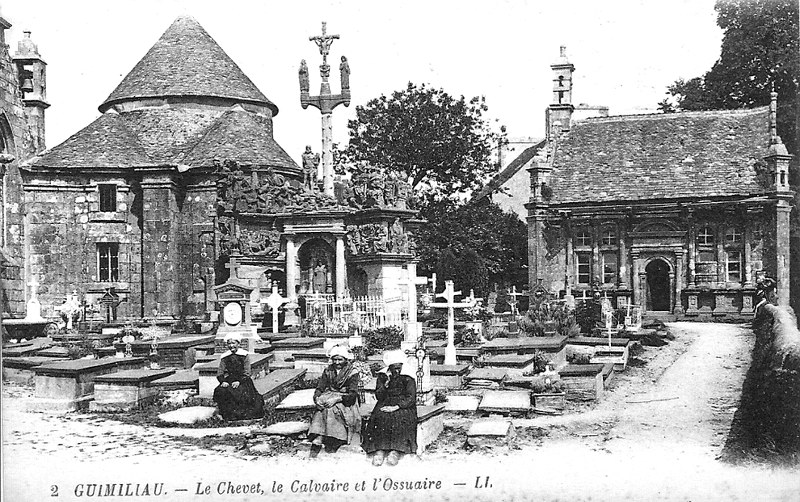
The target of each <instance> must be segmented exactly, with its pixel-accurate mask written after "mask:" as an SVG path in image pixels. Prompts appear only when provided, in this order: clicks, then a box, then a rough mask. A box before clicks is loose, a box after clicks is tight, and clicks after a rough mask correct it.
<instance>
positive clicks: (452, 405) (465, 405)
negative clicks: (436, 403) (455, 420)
mask: <svg viewBox="0 0 800 502" xmlns="http://www.w3.org/2000/svg"><path fill="white" fill-rule="evenodd" d="M480 404H481V398H480V397H479V396H447V402H446V403H445V405H444V409H445V410H447V411H456V412H471V411H476V410H477V409H478V405H480Z"/></svg>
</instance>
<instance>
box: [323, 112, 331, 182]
mask: <svg viewBox="0 0 800 502" xmlns="http://www.w3.org/2000/svg"><path fill="white" fill-rule="evenodd" d="M331 115H332V113H330V112H328V113H325V112H323V113H322V190H323V192H325V195H329V196H333V147H332V141H333V125H332V121H331Z"/></svg>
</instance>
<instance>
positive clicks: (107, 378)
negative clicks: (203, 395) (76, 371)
mask: <svg viewBox="0 0 800 502" xmlns="http://www.w3.org/2000/svg"><path fill="white" fill-rule="evenodd" d="M173 373H175V369H173V368H165V369H159V370H153V369H139V370H126V371H120V372H117V373H109V374H108V375H101V376H99V377H97V378H95V379H94V401H92V402H91V403H89V411H94V412H101V413H102V412H120V411H130V410H132V409H135V408H140V407H142V406H144V405H147V404H149V403H151V402H153V400H155V398H156V396H158V388H156V387H155V386H153V381H154V380H158V379H159V378H164V377H167V376H169V375H172V374H173Z"/></svg>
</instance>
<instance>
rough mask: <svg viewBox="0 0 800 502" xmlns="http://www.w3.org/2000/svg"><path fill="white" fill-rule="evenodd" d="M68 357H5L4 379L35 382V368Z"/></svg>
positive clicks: (64, 359)
mask: <svg viewBox="0 0 800 502" xmlns="http://www.w3.org/2000/svg"><path fill="white" fill-rule="evenodd" d="M67 360H68V359H66V358H61V359H58V358H54V357H43V356H28V357H3V380H5V381H9V382H17V383H23V384H28V383H31V382H33V377H34V372H33V370H34V368H37V367H39V366H41V365H43V364H52V363H57V362H61V361H67Z"/></svg>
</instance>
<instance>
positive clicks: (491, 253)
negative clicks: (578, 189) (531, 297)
mask: <svg viewBox="0 0 800 502" xmlns="http://www.w3.org/2000/svg"><path fill="white" fill-rule="evenodd" d="M428 213H429V216H428V224H427V225H424V226H423V227H422V228H421V229H420V235H419V237H420V238H419V244H418V247H417V253H418V255H419V258H420V269H421V270H423V271H424V272H427V273H430V272H436V273H437V277H438V278H440V282H441V281H443V280H445V279H452V280H454V281H456V287H458V288H462V291H463V290H465V289H467V290H468V289H469V288H474V289H475V293H476V294H479V295H485V294H486V293H487V292H488V291H487V289H488V287H489V285H490V284H493V283H494V284H499V285H500V286H503V287H505V286H508V287H510V286H512V285H516V286H517V287H518V288H522V287H523V286H525V285H527V283H528V276H527V271H526V269H525V265H526V264H527V261H528V244H527V227H526V226H525V223H523V222H522V221H521V220H520V219H519V217H518V216H517V215H516V214H513V213H508V212H504V211H503V210H502V208H500V206H498V205H497V204H495V203H493V202H491V201H489V200H487V199H481V200H479V201H476V202H473V203H470V204H466V203H461V204H458V205H454V206H453V205H446V204H440V205H436V206H432V207H431V208H430V209H429V211H428ZM476 258H477V260H476ZM449 263H454V264H455V265H454V266H452V265H448V264H449ZM481 265H482V266H481ZM470 268H476V269H485V271H486V272H485V274H486V275H485V279H483V278H481V277H480V276H481V275H482V272H481V271H480V270H478V271H476V272H474V275H473V272H471V271H470V270H468V269H470ZM484 281H487V282H486V286H485V287H483V286H482V284H484ZM465 293H466V291H465Z"/></svg>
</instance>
